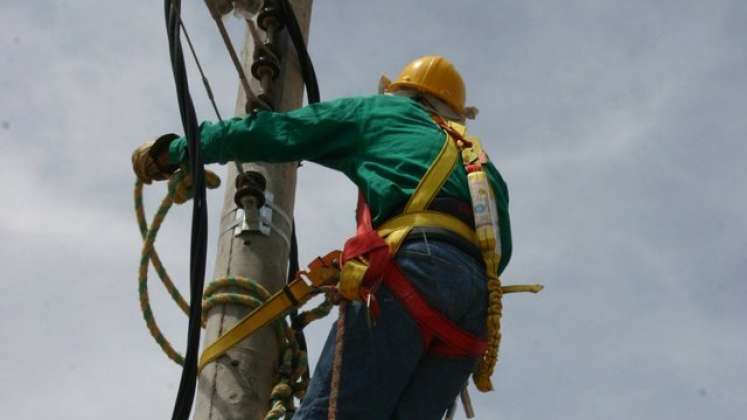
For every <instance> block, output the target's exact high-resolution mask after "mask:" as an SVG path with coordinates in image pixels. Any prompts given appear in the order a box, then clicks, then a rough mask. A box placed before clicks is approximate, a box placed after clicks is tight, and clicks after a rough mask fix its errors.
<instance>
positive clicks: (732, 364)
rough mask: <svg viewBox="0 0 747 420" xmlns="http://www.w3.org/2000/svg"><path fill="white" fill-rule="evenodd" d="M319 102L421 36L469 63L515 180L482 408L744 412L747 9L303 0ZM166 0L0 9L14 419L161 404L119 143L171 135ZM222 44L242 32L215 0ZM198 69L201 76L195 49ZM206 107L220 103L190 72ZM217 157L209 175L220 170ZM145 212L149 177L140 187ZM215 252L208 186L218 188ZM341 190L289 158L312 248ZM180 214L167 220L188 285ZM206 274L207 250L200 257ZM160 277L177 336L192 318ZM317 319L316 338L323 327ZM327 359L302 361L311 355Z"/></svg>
mask: <svg viewBox="0 0 747 420" xmlns="http://www.w3.org/2000/svg"><path fill="white" fill-rule="evenodd" d="M316 3H317V4H315V6H314V11H313V14H312V24H311V36H310V46H309V48H310V52H311V55H312V58H313V59H314V62H315V65H316V67H317V74H318V77H319V81H320V87H321V93H322V97H323V98H326V99H330V98H335V97H339V96H344V95H366V94H371V93H374V92H375V89H376V85H377V81H378V78H379V76H380V75H381V74H382V73H386V74H389V75H390V76H395V75H396V73H397V72H398V70H399V69H400V67H401V66H403V65H404V64H405V63H407V62H408V61H409V60H410V59H412V58H414V57H417V56H419V55H423V54H433V53H438V54H443V55H445V56H447V57H449V58H450V59H451V60H452V61H454V63H455V64H456V65H457V67H458V68H459V69H460V70H461V71H462V73H463V76H464V78H465V81H466V82H467V86H468V102H469V103H470V104H472V105H475V106H477V107H479V108H480V110H481V113H480V115H479V117H478V119H477V120H476V121H474V122H473V123H472V124H471V126H470V130H471V132H472V133H474V134H476V135H479V136H480V137H481V138H482V139H483V142H484V143H485V144H486V148H487V149H488V151H489V152H490V155H491V157H492V159H493V160H494V162H495V164H496V166H497V167H498V168H499V170H500V171H501V172H502V174H503V176H504V178H505V179H506V181H507V183H508V186H509V190H510V196H511V216H512V231H513V234H514V244H515V245H514V257H513V259H512V262H511V264H510V265H509V267H508V269H507V271H506V273H505V274H504V280H505V282H507V283H514V282H515V283H523V282H541V283H543V284H545V286H546V290H545V291H544V292H542V294H540V295H537V296H528V295H517V296H507V297H506V301H505V306H506V309H505V317H504V326H503V329H504V339H503V347H502V353H501V361H500V364H499V366H498V368H497V370H496V374H495V376H494V378H493V381H494V384H495V387H496V391H495V392H492V393H489V394H478V393H477V392H475V391H473V393H472V395H473V399H474V401H475V405H476V408H477V411H478V418H491V419H492V418H495V419H505V420H508V419H523V420H531V419H549V418H551V419H573V420H581V419H588V420H596V419H605V420H606V419H614V420H617V419H619V420H627V419H631V418H638V419H678V420H684V419H705V418H708V419H738V418H742V417H743V415H744V414H743V413H744V412H745V411H747V381H746V380H745V377H747V356H745V355H747V337H746V336H745V333H744V327H743V324H744V323H745V322H746V321H747V314H746V313H745V309H744V304H743V302H745V301H746V300H747V282H745V280H746V278H747V258H745V254H746V253H747V240H746V239H745V236H746V235H745V234H746V233H747V222H745V216H744V215H745V214H747V194H746V193H747V187H746V186H745V185H746V184H745V180H746V179H747V169H746V168H747V165H745V163H744V162H745V159H747V146H745V143H744V141H745V135H746V134H747V118H745V115H746V111H747V75H746V74H747V73H746V72H745V68H747V52H746V51H747V50H746V49H745V47H744V40H745V39H747V29H745V25H744V22H745V20H746V19H747V3H745V2H740V1H710V2H697V1H685V0H682V1H657V2H650V1H629V2H625V3H624V4H623V3H621V2H615V1H594V2H590V1H582V0H573V1H565V2H555V1H549V0H545V1H464V2H458V3H456V2H446V1H440V0H439V1H432V2H428V3H427V6H424V2H417V1H396V2H395V1H379V2H332V1H326V2H323V1H317V2H316ZM184 8H185V10H184V19H185V21H186V23H187V25H188V27H189V30H190V33H191V34H192V37H193V38H194V40H195V42H196V44H197V48H198V53H199V54H200V57H201V60H202V61H203V64H204V66H205V67H206V71H207V72H208V76H209V78H210V80H211V82H212V84H213V87H214V90H215V93H216V97H217V98H218V102H219V106H220V108H221V111H222V112H223V114H225V115H230V114H231V113H232V111H233V108H234V104H235V98H236V93H237V90H238V84H237V80H236V76H235V74H234V73H233V71H232V67H231V65H230V62H229V60H228V57H227V55H226V54H225V50H224V49H223V47H222V44H220V39H219V36H218V34H217V31H216V29H215V27H214V25H213V24H212V22H211V21H210V19H209V16H208V15H207V12H206V10H205V8H204V5H203V4H202V3H201V2H185V6H184ZM161 9H162V8H161V5H160V4H158V3H157V2H156V3H153V2H146V1H130V2H114V3H108V4H106V5H104V4H103V3H102V2H94V1H90V0H79V1H74V2H73V1H63V0H57V1H33V2H28V1H17V0H10V1H5V2H3V3H2V4H0V28H2V29H0V52H1V54H0V68H1V69H2V70H0V91H2V92H3V99H2V100H1V101H0V168H2V169H1V171H2V172H1V173H2V179H3V181H4V182H2V184H0V192H1V195H0V196H2V197H4V199H3V200H2V201H0V203H1V204H0V235H2V238H3V240H2V241H0V267H2V271H1V272H2V274H3V275H2V276H1V277H0V291H2V295H3V297H4V299H3V301H2V303H0V341H2V342H3V343H4V345H3V346H0V406H2V407H3V408H4V410H5V414H6V416H7V417H8V418H15V419H32V418H33V419H36V418H50V419H99V418H110V419H119V418H122V419H124V418H146V419H151V418H153V419H160V418H166V417H167V416H169V415H170V413H171V405H172V403H173V398H174V396H175V394H176V386H177V384H178V377H179V370H178V368H177V366H176V365H173V364H172V363H171V362H170V361H168V360H167V359H166V358H165V356H163V355H162V354H161V353H160V350H159V349H158V348H157V346H156V345H155V343H153V342H152V339H151V338H150V337H149V335H148V333H147V331H146V329H145V326H144V323H143V321H142V319H141V315H140V312H139V308H138V303H137V293H136V292H137V288H136V266H137V261H138V258H139V257H138V254H139V240H138V232H137V227H136V225H135V222H134V216H133V214H132V203H131V186H132V182H133V175H132V171H131V169H130V166H129V165H130V163H129V162H130V159H129V158H130V153H131V151H132V150H133V149H134V148H135V147H136V146H137V145H139V144H140V143H142V142H143V141H145V140H147V139H149V138H153V137H155V136H157V135H159V134H161V133H164V132H170V131H174V130H179V127H180V123H179V117H178V110H177V106H176V98H175V96H174V88H173V81H172V80H171V75H170V72H171V70H170V68H169V63H168V52H167V49H166V38H165V30H164V28H163V22H162V20H163V19H162V10H161ZM227 22H228V23H229V26H230V27H231V32H232V35H233V36H234V40H235V41H236V42H237V43H239V42H240V41H241V39H242V30H243V29H242V27H241V25H240V22H238V20H236V19H234V18H228V21H227ZM190 70H195V69H194V68H193V66H192V67H191V68H190ZM192 91H193V95H194V97H195V101H196V102H197V106H198V114H199V115H200V118H201V119H212V118H213V116H212V111H211V109H210V106H209V103H208V101H207V98H206V96H205V95H204V92H203V91H202V88H201V86H200V84H199V78H198V77H197V73H196V71H193V72H192ZM216 169H217V170H218V171H219V173H222V172H223V171H224V169H223V168H216ZM148 193H149V195H148V200H147V203H148V205H149V209H150V210H151V211H152V210H153V209H154V207H155V205H156V203H157V202H158V200H159V196H160V194H161V193H162V191H161V190H159V189H158V188H152V189H151V190H150V191H148ZM209 197H210V200H211V201H210V211H211V215H212V216H211V219H212V221H213V224H212V225H211V228H212V232H211V233H212V236H211V240H210V244H211V255H210V257H209V261H211V262H212V260H213V258H214V251H215V250H214V248H215V247H214V245H215V243H216V236H215V232H216V230H217V223H216V222H217V215H218V212H219V209H220V207H221V205H222V200H221V197H222V194H221V193H219V192H212V193H210V196H209ZM354 204H355V191H354V189H353V187H352V185H350V184H349V182H348V181H347V180H346V179H344V178H343V177H342V176H340V175H337V174H334V173H332V172H330V171H328V170H326V169H324V168H320V167H317V166H315V165H313V164H306V165H304V167H303V168H302V169H301V170H300V172H299V185H298V195H297V200H296V209H295V215H296V218H297V224H298V226H299V237H300V243H301V248H302V252H301V255H302V260H304V261H307V260H309V259H310V258H312V257H314V256H315V255H317V254H319V253H322V252H324V251H326V250H327V249H331V248H333V247H337V246H339V245H340V244H341V242H342V241H343V240H344V238H346V237H347V236H348V235H349V234H350V232H352V229H353V222H352V220H350V216H351V214H352V213H351V209H352V208H353V206H354ZM189 213H190V212H189V210H188V209H186V208H184V209H178V210H176V211H175V212H174V215H173V217H172V218H171V219H170V220H169V221H167V223H166V225H165V226H164V228H163V233H162V235H161V236H160V237H159V241H160V243H159V249H160V252H161V254H162V257H163V258H164V260H165V262H166V264H167V266H168V267H169V270H170V271H171V273H172V275H173V277H174V278H175V279H179V281H178V283H179V284H180V285H181V286H182V288H183V289H185V290H186V288H187V287H186V284H187V281H186V275H187V274H186V267H187V258H188V246H187V243H188V242H187V241H188V218H189ZM211 271H212V270H211V269H210V268H209V269H208V272H209V273H210V272H211ZM153 289H154V306H155V308H156V309H155V311H156V316H157V317H158V319H159V322H161V323H162V324H163V326H164V329H165V330H166V332H167V334H168V335H169V336H170V337H171V339H172V341H174V342H175V343H182V342H183V340H184V332H185V330H186V319H185V318H184V317H183V316H182V315H181V313H179V312H178V309H177V308H176V307H175V306H173V305H172V304H171V302H170V300H168V298H167V296H166V295H165V294H164V293H162V292H160V291H158V287H153ZM328 326H329V321H327V322H325V323H321V324H320V325H318V326H315V327H313V328H312V329H311V330H310V337H311V338H310V339H311V346H312V348H314V349H315V351H316V352H318V351H319V349H320V348H321V345H322V340H323V337H324V335H325V334H326V329H327V328H328ZM315 357H316V354H312V358H315Z"/></svg>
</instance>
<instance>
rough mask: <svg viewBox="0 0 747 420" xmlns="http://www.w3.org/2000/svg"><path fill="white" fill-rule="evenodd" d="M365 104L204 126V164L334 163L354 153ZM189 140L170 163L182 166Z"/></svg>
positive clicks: (346, 102) (175, 149) (173, 150)
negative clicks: (360, 111) (359, 115)
mask: <svg viewBox="0 0 747 420" xmlns="http://www.w3.org/2000/svg"><path fill="white" fill-rule="evenodd" d="M360 102H361V99H341V100H336V101H330V102H323V103H319V104H315V105H311V106H307V107H304V108H300V109H296V110H293V111H289V112H258V113H256V114H253V115H250V116H248V117H246V118H232V119H230V120H226V121H223V122H218V123H209V122H205V123H203V124H202V125H201V126H200V136H201V152H202V159H203V161H204V162H205V163H214V162H219V163H225V162H228V161H232V160H238V161H242V162H255V161H262V162H293V161H299V160H311V161H317V162H318V161H322V160H324V161H334V160H335V159H338V158H341V157H344V156H349V155H350V154H351V153H352V152H353V151H354V150H355V141H356V140H357V139H358V137H359V128H360V125H361V124H360V121H359V119H358V118H357V116H356V113H355V112H354V111H355V109H356V108H357V107H358V106H359V104H360ZM186 156H187V144H186V139H184V138H179V139H177V140H175V141H174V142H173V143H172V144H171V146H170V148H169V162H170V163H179V162H183V161H184V160H185V159H186Z"/></svg>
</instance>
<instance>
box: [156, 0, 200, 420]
mask: <svg viewBox="0 0 747 420" xmlns="http://www.w3.org/2000/svg"><path fill="white" fill-rule="evenodd" d="M164 12H165V17H166V32H167V34H168V39H169V55H170V57H171V68H172V71H173V73H174V83H175V85H176V96H177V100H178V102H179V113H180V115H181V120H182V126H183V127H184V135H185V136H186V138H187V150H188V153H189V168H190V172H191V174H192V188H193V190H194V198H193V201H192V203H193V207H192V233H191V245H190V255H189V283H190V306H189V328H188V331H187V351H186V352H185V357H184V368H183V369H182V377H181V380H180V382H179V391H178V393H177V397H176V402H175V403H174V411H173V413H172V416H171V418H172V420H189V415H190V412H191V411H192V402H193V400H194V395H195V386H196V384H197V352H198V350H199V345H200V318H201V310H202V308H201V303H202V289H203V287H204V283H205V262H206V261H205V260H206V257H207V202H206V200H205V169H204V166H203V164H202V159H201V156H200V129H199V125H198V123H197V116H196V113H195V108H194V104H193V102H192V97H191V95H190V93H189V83H188V81H187V70H186V68H185V66H184V55H183V54H182V45H181V40H180V32H179V30H180V26H179V23H180V21H181V19H180V14H181V0H164Z"/></svg>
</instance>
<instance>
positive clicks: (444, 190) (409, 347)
mask: <svg viewBox="0 0 747 420" xmlns="http://www.w3.org/2000/svg"><path fill="white" fill-rule="evenodd" d="M475 115H476V110H475V109H474V108H470V107H466V106H465V87H464V83H463V81H462V78H461V76H460V74H459V73H458V72H457V70H456V69H455V68H454V66H453V65H452V64H451V63H450V62H449V61H448V60H446V59H445V58H443V57H440V56H426V57H421V58H419V59H417V60H415V61H413V62H412V63H410V64H408V65H407V66H406V67H405V68H404V69H403V70H402V72H401V73H400V75H399V77H398V78H397V79H396V80H395V81H394V82H391V83H390V82H388V80H386V79H385V78H382V84H381V86H380V94H379V95H374V96H368V97H348V98H341V99H337V100H333V101H328V102H321V103H318V104H313V105H309V106H306V107H304V108H300V109H297V110H293V111H290V112H283V113H280V112H269V111H261V112H257V113H254V114H252V115H249V116H247V117H244V118H233V119H231V120H228V121H225V122H223V123H204V124H203V125H202V126H201V139H202V140H201V141H202V143H201V144H202V149H201V153H202V156H203V159H204V160H205V163H213V162H218V163H226V162H229V161H232V160H236V161H242V162H254V161H264V162H292V161H300V160H308V161H312V162H316V163H318V164H320V165H323V166H325V167H328V168H331V169H334V170H337V171H340V172H342V173H343V174H345V175H346V176H347V177H348V178H349V179H350V180H351V181H352V182H354V183H355V184H356V185H357V186H358V188H359V191H360V194H359V204H358V211H357V216H358V217H357V219H358V220H357V221H358V235H356V236H355V237H353V238H351V239H350V240H349V241H348V242H347V243H346V246H345V249H344V250H343V258H342V259H343V260H342V261H341V265H342V272H341V276H340V284H339V285H338V289H339V293H340V295H341V298H342V301H343V302H349V303H346V310H345V312H344V316H345V322H344V334H341V332H338V331H337V330H336V326H333V328H332V330H331V332H330V334H329V337H328V339H327V341H326V343H325V345H324V349H323V351H322V354H321V357H320V359H319V362H318V364H317V366H316V369H315V371H314V375H313V377H312V381H311V384H310V386H309V388H308V391H307V393H306V395H305V397H304V398H303V401H302V404H301V407H300V408H299V410H298V411H297V412H296V414H295V416H294V417H293V418H294V419H301V420H306V419H327V418H331V417H329V416H330V414H332V413H334V414H333V416H336V418H338V419H373V420H382V419H408V420H409V419H421V420H435V419H440V418H441V417H442V416H443V414H444V412H445V411H446V410H447V408H448V407H449V406H450V405H451V404H452V402H453V401H454V399H455V398H456V396H457V395H458V394H459V392H460V391H461V390H462V389H463V387H464V386H465V384H466V383H467V380H468V378H469V376H470V374H471V373H473V372H477V374H476V376H475V382H476V384H477V386H478V388H479V389H481V390H488V389H490V387H491V385H490V380H489V378H490V375H491V373H492V370H493V364H494V363H495V358H496V353H497V346H498V340H499V338H500V331H499V321H500V315H501V303H500V297H501V291H500V290H501V286H500V283H499V280H498V275H499V274H500V273H501V272H502V271H503V270H504V268H505V267H506V265H507V264H508V261H509V259H510V256H511V233H510V226H509V216H508V191H507V188H506V184H505V183H504V181H503V179H502V178H501V176H500V174H499V173H498V171H497V170H496V169H495V167H494V166H493V165H492V164H491V163H490V162H489V161H488V160H487V157H486V155H485V154H484V153H482V151H481V149H480V148H479V141H478V140H477V139H476V138H473V137H470V136H467V135H466V132H465V129H464V124H465V120H466V119H468V118H474V117H475ZM457 147H458V149H457ZM450 153H451V154H450ZM186 154H187V147H186V143H185V139H184V138H179V137H178V136H175V135H166V136H162V137H161V138H160V139H159V140H157V141H155V142H150V143H146V144H145V145H143V146H141V147H140V148H138V149H137V150H136V151H135V153H134V154H133V166H134V169H135V172H136V174H137V176H138V177H139V178H140V179H141V180H142V181H144V182H146V183H149V182H151V181H152V180H161V179H165V178H167V177H168V176H169V175H170V174H171V173H172V172H173V171H174V170H175V169H176V168H177V166H178V165H179V164H180V163H181V162H183V161H184V160H185V159H186V157H187V156H186ZM449 156H450V157H449ZM460 158H461V159H462V160H461V162H463V163H464V165H459V164H457V163H458V162H459V161H460V160H459V159H460ZM478 172H480V173H482V172H484V174H485V175H486V177H485V178H484V179H486V180H487V181H486V183H489V189H490V190H491V191H490V194H489V195H488V197H489V198H490V202H488V203H486V202H480V203H479V205H478V204H476V203H477V201H476V200H478V199H479V198H476V195H475V190H471V188H472V187H473V184H472V182H473V177H472V175H473V173H478ZM486 204H488V207H491V208H492V209H493V210H494V212H495V213H496V214H495V215H494V216H493V217H492V219H491V221H492V223H493V228H492V229H493V230H492V231H491V232H493V233H494V236H493V237H492V242H491V243H492V244H493V245H494V248H495V249H493V250H488V251H486V248H485V247H484V246H482V242H481V243H479V244H478V241H477V240H476V239H475V238H476V236H479V235H475V231H476V230H478V229H479V228H480V226H482V225H483V224H484V221H485V220H484V217H483V216H484V213H481V212H484V207H485V205H486ZM478 207H479V208H478ZM403 216H406V217H403ZM421 219H422V220H421ZM423 220H425V222H424V221H423ZM393 221H395V222H393ZM393 223H394V224H395V225H397V226H396V227H392V224H393ZM391 232H404V233H402V234H401V235H394V234H392V233H391ZM483 236H484V235H482V236H481V239H480V240H482V239H484V238H483ZM488 236H490V235H488ZM483 242H484V241H483ZM382 244H383V245H382ZM382 249H384V251H382ZM486 267H487V268H486ZM341 316H342V315H341ZM340 338H342V339H340ZM338 345H341V346H342V348H344V352H343V353H342V354H341V359H339V360H337V361H336V360H335V356H336V347H337V346H338ZM337 350H339V349H337ZM336 362H337V363H336ZM340 362H341V363H340ZM335 375H337V376H338V381H333V376H335ZM330 399H333V400H334V404H330ZM331 410H334V411H331Z"/></svg>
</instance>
